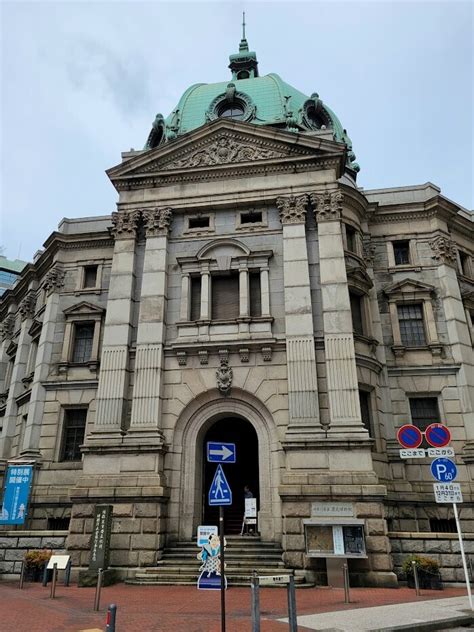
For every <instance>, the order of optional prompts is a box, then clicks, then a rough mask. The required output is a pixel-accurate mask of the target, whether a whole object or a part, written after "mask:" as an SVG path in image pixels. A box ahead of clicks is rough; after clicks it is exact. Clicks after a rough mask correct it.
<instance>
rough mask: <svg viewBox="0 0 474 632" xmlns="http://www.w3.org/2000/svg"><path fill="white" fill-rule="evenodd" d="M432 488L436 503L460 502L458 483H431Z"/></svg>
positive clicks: (460, 494)
mask: <svg viewBox="0 0 474 632" xmlns="http://www.w3.org/2000/svg"><path fill="white" fill-rule="evenodd" d="M433 490H434V495H435V500H436V502H437V503H462V493H461V485H460V484H459V483H433Z"/></svg>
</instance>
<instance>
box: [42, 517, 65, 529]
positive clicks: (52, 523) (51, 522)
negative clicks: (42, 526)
mask: <svg viewBox="0 0 474 632" xmlns="http://www.w3.org/2000/svg"><path fill="white" fill-rule="evenodd" d="M70 522H71V518H48V522H47V527H46V528H47V529H48V530H50V531H69V523H70Z"/></svg>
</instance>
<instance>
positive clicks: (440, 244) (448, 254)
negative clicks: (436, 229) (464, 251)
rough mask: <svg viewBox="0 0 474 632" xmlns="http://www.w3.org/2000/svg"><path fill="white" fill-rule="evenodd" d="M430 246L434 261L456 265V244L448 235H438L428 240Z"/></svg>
mask: <svg viewBox="0 0 474 632" xmlns="http://www.w3.org/2000/svg"><path fill="white" fill-rule="evenodd" d="M430 246H431V250H432V251H433V255H432V258H433V259H436V261H439V262H440V263H446V264H448V265H452V266H456V263H457V257H456V246H455V245H454V242H453V241H452V240H451V239H449V237H444V236H443V235H438V236H437V237H435V238H434V239H432V240H431V241H430Z"/></svg>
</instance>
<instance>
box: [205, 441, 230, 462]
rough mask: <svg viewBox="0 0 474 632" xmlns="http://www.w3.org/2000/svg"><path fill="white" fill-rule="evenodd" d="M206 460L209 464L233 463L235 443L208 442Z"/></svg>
mask: <svg viewBox="0 0 474 632" xmlns="http://www.w3.org/2000/svg"><path fill="white" fill-rule="evenodd" d="M207 460H208V461H209V463H235V461H236V450H235V443H222V441H214V442H212V441H210V442H209V443H208V444H207Z"/></svg>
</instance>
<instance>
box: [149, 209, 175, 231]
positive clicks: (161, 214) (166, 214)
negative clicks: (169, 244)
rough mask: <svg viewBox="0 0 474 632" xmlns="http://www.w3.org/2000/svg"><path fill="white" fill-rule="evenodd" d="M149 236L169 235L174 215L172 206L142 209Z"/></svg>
mask: <svg viewBox="0 0 474 632" xmlns="http://www.w3.org/2000/svg"><path fill="white" fill-rule="evenodd" d="M142 216H143V222H144V224H145V231H146V236H147V237H156V236H158V235H167V234H168V230H169V227H170V223H171V218H172V216H173V211H172V210H171V209H170V208H154V209H149V210H148V209H146V210H144V211H142Z"/></svg>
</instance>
